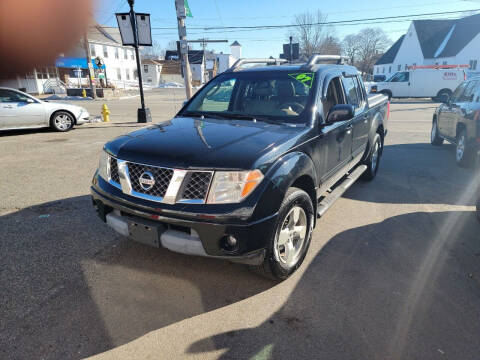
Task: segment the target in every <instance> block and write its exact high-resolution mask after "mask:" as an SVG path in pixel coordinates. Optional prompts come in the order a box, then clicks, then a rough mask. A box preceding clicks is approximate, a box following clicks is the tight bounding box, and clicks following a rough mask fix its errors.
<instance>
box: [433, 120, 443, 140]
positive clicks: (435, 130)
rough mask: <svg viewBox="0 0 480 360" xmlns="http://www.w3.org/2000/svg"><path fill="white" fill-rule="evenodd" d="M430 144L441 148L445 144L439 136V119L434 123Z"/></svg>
mask: <svg viewBox="0 0 480 360" xmlns="http://www.w3.org/2000/svg"><path fill="white" fill-rule="evenodd" d="M430 143H431V144H432V145H434V146H440V145H442V144H443V138H441V137H440V136H439V134H438V124H437V119H436V118H435V119H433V121H432V132H431V133H430Z"/></svg>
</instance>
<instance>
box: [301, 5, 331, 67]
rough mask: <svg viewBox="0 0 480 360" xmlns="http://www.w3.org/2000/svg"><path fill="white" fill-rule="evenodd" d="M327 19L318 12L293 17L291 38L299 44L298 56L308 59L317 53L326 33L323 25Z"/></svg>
mask: <svg viewBox="0 0 480 360" xmlns="http://www.w3.org/2000/svg"><path fill="white" fill-rule="evenodd" d="M326 19H327V17H326V16H325V15H323V14H322V12H321V11H320V10H318V11H317V12H316V13H310V12H304V13H302V14H297V15H295V17H294V21H293V24H294V25H297V26H296V27H295V28H294V32H293V36H294V38H295V39H296V40H297V41H298V42H299V44H300V54H301V55H303V56H304V57H307V58H308V57H310V56H311V55H312V54H314V53H316V52H318V51H319V50H320V48H321V45H322V43H323V41H324V39H325V36H326V33H325V29H324V26H323V23H324V22H325V21H326Z"/></svg>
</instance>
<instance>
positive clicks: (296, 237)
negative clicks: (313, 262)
mask: <svg viewBox="0 0 480 360" xmlns="http://www.w3.org/2000/svg"><path fill="white" fill-rule="evenodd" d="M313 221H314V210H313V204H312V200H311V198H310V196H309V195H308V194H307V193H306V192H305V191H303V190H301V189H298V188H295V187H291V188H290V189H288V191H287V194H286V195H285V198H284V199H283V202H282V205H281V206H280V210H279V213H278V218H277V222H276V226H275V231H274V233H273V236H272V237H271V239H270V241H269V242H268V245H267V252H266V256H265V260H264V262H263V264H261V265H259V266H257V267H254V270H256V271H257V272H259V273H260V274H261V275H263V276H266V277H269V278H273V279H275V280H285V279H286V278H288V277H289V276H290V275H292V274H293V273H294V272H295V271H296V270H297V269H298V268H299V267H300V265H301V264H302V262H303V260H304V258H305V255H306V254H307V250H308V248H309V246H310V240H311V237H312V230H313Z"/></svg>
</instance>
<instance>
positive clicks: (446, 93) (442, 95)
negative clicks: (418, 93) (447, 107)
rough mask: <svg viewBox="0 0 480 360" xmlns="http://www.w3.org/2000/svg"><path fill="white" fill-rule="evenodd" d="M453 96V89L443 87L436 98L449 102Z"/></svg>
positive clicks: (436, 99)
mask: <svg viewBox="0 0 480 360" xmlns="http://www.w3.org/2000/svg"><path fill="white" fill-rule="evenodd" d="M451 96H452V91H451V90H449V89H442V90H440V91H439V92H438V94H437V96H436V97H435V98H434V99H435V101H438V102H447V101H448V100H449V99H450V97H451Z"/></svg>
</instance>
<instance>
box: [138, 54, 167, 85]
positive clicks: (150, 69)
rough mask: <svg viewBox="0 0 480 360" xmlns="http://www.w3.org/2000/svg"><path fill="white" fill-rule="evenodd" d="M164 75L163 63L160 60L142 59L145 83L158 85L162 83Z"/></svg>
mask: <svg viewBox="0 0 480 360" xmlns="http://www.w3.org/2000/svg"><path fill="white" fill-rule="evenodd" d="M161 75H162V64H161V63H160V61H159V60H154V59H142V80H143V83H145V84H148V85H151V86H154V87H157V86H158V85H160V80H161Z"/></svg>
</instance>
